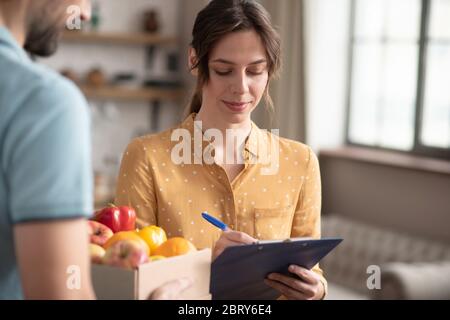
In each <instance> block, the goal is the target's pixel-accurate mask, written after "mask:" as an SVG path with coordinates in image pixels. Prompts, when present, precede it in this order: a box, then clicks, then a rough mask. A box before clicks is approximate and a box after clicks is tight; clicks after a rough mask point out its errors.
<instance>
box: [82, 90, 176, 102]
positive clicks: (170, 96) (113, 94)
mask: <svg viewBox="0 0 450 320" xmlns="http://www.w3.org/2000/svg"><path fill="white" fill-rule="evenodd" d="M80 89H81V91H83V93H84V94H85V95H86V97H88V98H91V99H100V100H108V99H113V100H125V101H149V100H172V101H178V100H179V99H180V98H182V97H183V90H182V89H178V88H175V89H174V88H150V87H148V88H145V87H144V88H127V87H120V86H102V87H90V86H80Z"/></svg>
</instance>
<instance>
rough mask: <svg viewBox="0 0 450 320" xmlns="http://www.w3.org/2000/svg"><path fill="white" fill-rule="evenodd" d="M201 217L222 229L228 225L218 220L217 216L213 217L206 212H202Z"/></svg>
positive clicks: (225, 228)
mask: <svg viewBox="0 0 450 320" xmlns="http://www.w3.org/2000/svg"><path fill="white" fill-rule="evenodd" d="M202 217H203V219H205V220H206V221H208V222H209V223H211V224H212V225H214V226H216V227H217V228H219V229H220V230H222V231H225V230H227V229H228V226H227V225H226V224H225V223H223V222H222V221H220V220H219V219H217V218H214V217H213V216H210V215H209V214H208V213H207V212H203V213H202Z"/></svg>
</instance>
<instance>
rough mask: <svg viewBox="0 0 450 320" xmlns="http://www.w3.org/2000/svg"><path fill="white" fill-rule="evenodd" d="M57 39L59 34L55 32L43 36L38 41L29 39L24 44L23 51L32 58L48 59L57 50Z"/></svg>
mask: <svg viewBox="0 0 450 320" xmlns="http://www.w3.org/2000/svg"><path fill="white" fill-rule="evenodd" d="M59 39H60V33H59V32H55V33H54V34H52V35H51V36H49V35H43V36H42V37H40V38H38V39H36V38H33V37H29V38H28V39H27V40H26V42H25V45H24V49H25V50H26V51H27V52H28V53H30V54H32V55H34V56H39V57H44V58H45V57H50V56H51V55H53V54H55V53H56V51H57V50H58V42H59Z"/></svg>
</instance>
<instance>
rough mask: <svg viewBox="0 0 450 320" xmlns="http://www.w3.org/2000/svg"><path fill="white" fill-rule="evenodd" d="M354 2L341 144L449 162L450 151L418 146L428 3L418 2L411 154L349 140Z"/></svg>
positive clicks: (423, 83)
mask: <svg viewBox="0 0 450 320" xmlns="http://www.w3.org/2000/svg"><path fill="white" fill-rule="evenodd" d="M356 1H357V0H351V4H350V24H349V39H348V40H349V41H348V48H349V50H348V73H347V75H348V80H347V96H346V99H347V103H346V116H345V143H346V145H349V146H356V147H363V148H369V149H372V150H383V151H393V152H397V153H402V154H413V155H417V156H427V157H432V158H440V159H447V160H450V148H448V149H445V148H438V147H430V146H426V145H424V144H422V143H421V134H422V123H423V110H424V93H425V83H426V79H425V75H426V71H427V70H426V68H427V66H426V58H427V47H428V37H427V36H428V27H429V20H430V8H431V1H432V0H421V14H420V34H419V58H418V66H417V67H418V74H417V86H416V88H417V89H416V103H415V110H414V114H415V116H414V118H415V120H414V144H413V148H412V149H411V150H408V151H405V150H399V149H393V148H388V147H380V146H373V145H367V144H361V143H356V142H352V141H351V140H350V119H351V94H352V88H353V79H352V78H353V77H352V74H353V57H354V50H355V45H354V44H355V27H356V26H355V25H356Z"/></svg>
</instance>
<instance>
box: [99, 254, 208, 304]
mask: <svg viewBox="0 0 450 320" xmlns="http://www.w3.org/2000/svg"><path fill="white" fill-rule="evenodd" d="M91 271H92V284H93V286H94V291H95V293H96V295H97V298H98V299H100V300H146V299H148V297H149V296H150V294H151V293H152V292H153V290H154V289H156V288H157V287H159V286H160V285H162V284H164V283H166V282H168V281H171V280H175V279H177V278H180V277H192V279H193V280H194V284H193V285H192V287H190V288H189V289H187V290H186V291H185V292H183V293H182V295H181V296H180V298H181V299H183V300H210V299H211V295H210V292H209V281H210V273H211V249H204V250H201V251H197V252H193V253H189V254H186V255H182V256H177V257H172V258H167V259H163V260H158V261H155V262H149V263H146V264H143V265H141V266H139V268H138V269H137V270H127V269H122V268H117V267H111V266H106V265H92V270H91Z"/></svg>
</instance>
